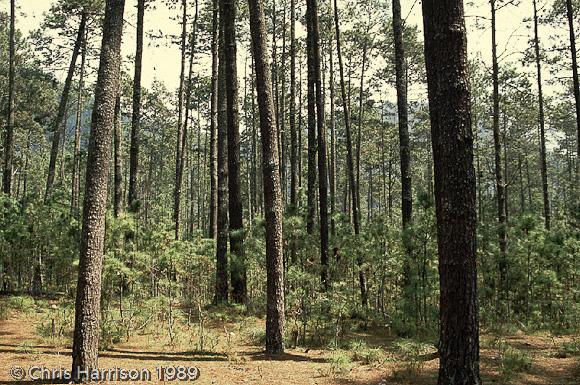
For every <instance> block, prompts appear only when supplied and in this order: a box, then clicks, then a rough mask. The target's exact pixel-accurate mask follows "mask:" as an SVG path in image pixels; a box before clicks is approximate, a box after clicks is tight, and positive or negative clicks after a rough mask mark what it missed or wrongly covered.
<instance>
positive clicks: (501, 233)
mask: <svg viewBox="0 0 580 385" xmlns="http://www.w3.org/2000/svg"><path fill="white" fill-rule="evenodd" d="M495 1H496V0H491V1H490V5H491V53H492V55H491V56H492V72H493V73H492V77H493V150H494V155H495V157H494V160H495V184H496V190H497V218H498V222H499V227H498V237H499V250H500V256H499V263H498V269H499V277H500V278H499V279H500V282H499V289H500V295H501V298H502V299H505V298H506V294H507V292H506V290H507V289H506V284H507V277H506V273H507V272H506V269H507V261H506V247H507V232H506V222H507V215H506V189H505V187H506V186H505V183H504V179H503V171H502V169H501V142H500V136H499V66H498V61H497V43H496V16H495V15H496V6H495ZM498 311H499V314H503V312H502V310H501V309H498Z"/></svg>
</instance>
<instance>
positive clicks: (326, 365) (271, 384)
mask: <svg viewBox="0 0 580 385" xmlns="http://www.w3.org/2000/svg"><path fill="white" fill-rule="evenodd" d="M48 322H50V321H48ZM257 322H258V323H259V322H260V321H257ZM40 323H44V324H46V323H47V315H43V314H32V315H31V314H30V313H27V314H22V313H19V312H11V313H10V314H9V316H8V319H6V320H3V321H0V385H2V384H27V383H29V384H32V383H41V384H50V383H53V382H52V381H50V380H40V381H33V380H31V379H30V378H28V377H27V378H25V379H24V380H14V379H13V378H11V375H10V370H11V368H13V367H22V368H25V369H27V368H29V367H31V366H43V367H47V368H59V367H62V368H65V369H68V368H70V366H71V358H70V357H71V351H70V348H67V347H66V345H68V344H70V342H64V343H57V342H54V341H52V342H47V339H46V338H41V337H39V335H38V334H37V332H36V331H35V330H36V328H37V326H38V325H39V324H40ZM220 326H221V327H219V326H218V325H211V326H208V328H212V330H213V332H214V333H215V334H219V333H221V334H222V335H223V336H224V337H223V339H222V340H223V341H226V342H225V343H224V342H222V343H221V344H219V345H215V346H213V350H212V351H211V352H204V353H202V354H196V353H192V352H190V351H187V350H183V348H181V347H180V346H167V345H166V344H164V343H163V342H162V341H161V340H160V339H159V338H158V337H155V336H154V335H147V334H144V335H136V336H134V337H131V338H130V339H129V341H128V342H124V341H123V342H120V343H117V344H115V346H114V348H111V349H109V350H106V351H103V352H101V354H100V358H99V366H100V367H102V368H115V367H121V368H124V369H133V368H134V369H142V368H147V369H149V370H150V371H151V373H152V381H151V382H131V383H134V384H152V383H153V384H162V383H163V384H172V383H175V384H178V383H186V382H183V381H182V382H179V381H171V382H170V381H165V382H164V381H160V380H158V378H157V376H156V367H157V366H179V365H182V366H196V367H198V368H199V369H200V377H199V378H198V379H197V380H196V381H195V382H192V383H197V384H204V385H205V384H211V385H231V384H260V385H262V384H263V385H292V384H296V385H298V384H300V385H302V384H308V385H326V384H338V385H387V384H419V385H421V384H436V382H437V381H436V380H437V368H438V365H439V360H438V359H437V358H434V357H435V355H434V354H427V355H424V358H423V356H420V357H417V358H415V359H405V358H401V356H400V355H397V354H396V352H394V351H393V349H392V345H391V344H390V343H391V342H393V339H392V338H391V339H390V340H389V339H388V338H387V337H385V338H383V336H382V334H381V333H374V334H362V333H361V334H359V335H357V336H356V338H360V339H361V340H366V341H368V344H369V345H375V346H376V347H380V348H381V351H382V352H384V359H381V360H378V362H373V363H372V364H364V363H362V362H357V361H350V360H348V359H347V360H346V362H345V360H344V359H340V356H338V358H337V353H336V352H332V351H330V350H314V349H312V350H306V349H303V348H297V349H287V353H286V354H284V355H282V356H280V357H268V356H266V355H264V354H263V353H262V348H261V346H257V344H252V343H251V342H249V341H247V340H246V339H245V338H244V337H243V336H240V335H236V333H232V332H228V328H229V329H230V330H234V329H233V327H230V326H228V325H220ZM224 326H225V327H224ZM572 338H573V337H550V336H546V335H544V336H525V335H514V336H509V337H506V338H505V339H502V340H501V341H503V343H504V345H502V346H504V349H505V348H506V347H509V348H514V349H517V351H518V352H524V354H525V355H526V356H527V357H529V358H530V359H531V365H529V367H527V368H526V369H525V370H521V371H517V372H516V373H509V374H506V373H505V371H503V370H502V367H503V366H504V365H505V364H504V363H503V361H502V353H501V351H500V350H499V348H498V347H497V338H494V337H491V336H487V335H486V336H484V337H483V338H482V344H481V346H482V349H481V355H482V362H481V371H482V377H483V381H484V383H486V384H490V383H493V384H510V385H516V384H517V385H573V384H574V385H577V384H580V380H579V378H580V361H579V358H578V356H573V355H572V356H571V355H570V354H566V353H563V352H562V349H561V347H562V346H563V344H564V343H565V342H569V341H571V339H572ZM576 338H577V337H576ZM379 344H380V346H378V345H379ZM348 354H349V352H348V351H344V352H343V355H342V356H343V357H344V356H347V357H348ZM55 383H56V381H55ZM115 383H117V382H115ZM118 383H121V382H118ZM125 383H126V382H125Z"/></svg>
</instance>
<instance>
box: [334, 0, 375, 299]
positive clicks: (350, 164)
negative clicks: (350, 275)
mask: <svg viewBox="0 0 580 385" xmlns="http://www.w3.org/2000/svg"><path fill="white" fill-rule="evenodd" d="M334 27H335V33H336V36H335V37H336V53H337V56H338V68H339V71H340V91H341V94H342V110H343V114H344V127H345V134H346V149H347V157H346V163H347V174H348V182H349V185H350V196H351V199H352V216H353V224H354V233H355V235H356V236H358V235H359V234H360V215H359V202H358V196H357V189H356V180H355V169H354V167H355V166H354V154H353V149H352V133H351V127H350V116H349V107H348V97H347V94H346V86H345V83H344V65H343V62H342V53H341V44H340V27H339V20H338V0H334ZM357 263H358V266H359V285H360V293H361V303H362V305H363V306H364V307H366V306H367V304H368V293H367V278H366V272H365V270H364V269H363V260H362V256H361V255H358V256H357Z"/></svg>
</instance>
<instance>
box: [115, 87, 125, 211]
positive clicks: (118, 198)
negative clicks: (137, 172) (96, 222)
mask: <svg viewBox="0 0 580 385" xmlns="http://www.w3.org/2000/svg"><path fill="white" fill-rule="evenodd" d="M119 92H120V91H119ZM121 131H122V128H121V94H120V93H119V94H117V101H116V102H115V122H114V126H113V165H114V172H115V175H114V182H115V184H114V186H115V188H114V195H113V214H114V215H115V218H117V217H118V216H119V214H120V213H121V202H122V200H123V186H122V183H123V166H122V163H121V162H122V156H121V138H122V134H121Z"/></svg>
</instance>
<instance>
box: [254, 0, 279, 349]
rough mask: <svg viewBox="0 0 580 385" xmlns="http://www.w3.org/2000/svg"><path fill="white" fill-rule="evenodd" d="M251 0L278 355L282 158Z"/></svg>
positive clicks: (260, 19)
mask: <svg viewBox="0 0 580 385" xmlns="http://www.w3.org/2000/svg"><path fill="white" fill-rule="evenodd" d="M248 3H249V8H250V30H251V35H252V49H253V51H254V55H253V56H254V62H255V71H256V89H257V91H258V106H259V110H260V130H261V138H262V172H263V176H264V178H263V179H264V209H265V214H266V273H267V279H266V280H267V283H266V286H267V301H266V302H267V305H266V308H267V310H266V352H267V353H270V354H278V353H282V352H284V322H285V321H284V267H283V247H284V242H283V239H282V220H283V215H282V190H281V187H280V175H279V162H280V158H279V155H278V143H277V142H278V135H277V132H276V117H275V109H274V97H273V94H272V74H271V72H270V67H269V65H268V54H267V51H268V48H267V46H266V36H267V34H266V23H265V21H264V6H263V3H262V1H261V0H248Z"/></svg>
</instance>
